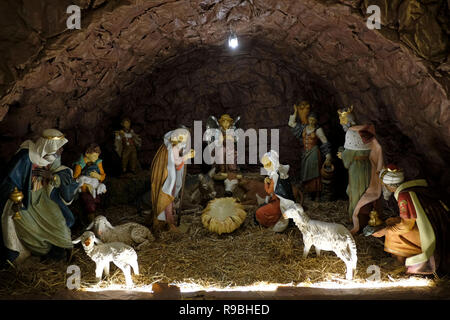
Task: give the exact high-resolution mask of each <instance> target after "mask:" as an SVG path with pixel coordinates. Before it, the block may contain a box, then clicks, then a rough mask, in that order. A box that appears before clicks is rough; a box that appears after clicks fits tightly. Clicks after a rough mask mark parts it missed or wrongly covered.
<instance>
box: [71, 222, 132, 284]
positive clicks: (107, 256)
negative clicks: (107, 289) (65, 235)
mask: <svg viewBox="0 0 450 320" xmlns="http://www.w3.org/2000/svg"><path fill="white" fill-rule="evenodd" d="M80 241H81V244H82V245H83V248H84V251H86V254H87V255H88V256H89V257H90V258H91V259H92V260H93V261H94V262H95V264H96V268H95V277H96V278H97V281H100V280H101V279H102V275H103V272H104V273H105V275H106V276H109V264H110V263H111V261H112V262H113V263H114V264H115V265H116V266H117V267H118V268H119V269H120V270H122V272H123V274H124V276H125V282H126V285H127V286H128V287H130V286H132V285H133V280H132V279H131V268H133V272H134V274H136V275H137V274H139V266H138V262H137V254H136V251H134V249H133V248H132V247H130V246H127V245H126V244H124V243H121V242H112V243H103V242H101V241H100V240H99V239H97V238H96V237H95V234H94V233H93V232H91V231H85V232H84V233H83V234H82V235H81V236H80V237H79V238H77V239H75V240H73V241H72V243H73V244H77V243H78V242H80ZM94 243H97V244H98V245H96V246H95V245H94ZM130 267H131V268H130Z"/></svg>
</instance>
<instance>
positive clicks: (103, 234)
mask: <svg viewBox="0 0 450 320" xmlns="http://www.w3.org/2000/svg"><path fill="white" fill-rule="evenodd" d="M91 229H93V231H94V233H95V235H96V236H97V237H98V238H99V239H100V240H101V241H103V242H106V243H109V242H123V243H125V244H127V245H130V246H137V247H136V249H137V250H141V249H142V248H143V247H145V246H147V245H149V244H150V242H151V241H153V240H155V238H154V237H153V235H152V233H151V232H150V230H149V229H148V228H147V227H144V226H143V225H140V224H139V223H135V222H127V223H124V224H121V225H118V226H115V227H113V226H112V225H111V223H110V222H109V221H108V220H107V219H106V217H105V216H97V217H95V219H94V221H93V222H92V223H91V224H90V225H89V226H88V227H87V228H86V230H91Z"/></svg>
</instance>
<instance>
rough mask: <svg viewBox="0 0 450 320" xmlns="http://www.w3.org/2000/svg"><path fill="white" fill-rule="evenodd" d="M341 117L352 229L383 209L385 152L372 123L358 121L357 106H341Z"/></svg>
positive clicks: (343, 156) (358, 228)
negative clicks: (382, 173)
mask: <svg viewBox="0 0 450 320" xmlns="http://www.w3.org/2000/svg"><path fill="white" fill-rule="evenodd" d="M338 114H339V121H340V123H341V125H342V127H343V129H344V131H345V144H344V147H343V148H342V147H341V148H339V152H338V154H337V157H338V158H339V159H342V162H343V164H344V167H345V168H346V169H347V170H348V186H347V195H348V198H349V205H348V214H349V217H350V219H352V220H353V224H354V227H353V229H352V233H353V234H354V233H356V232H358V231H359V230H361V229H363V228H364V227H365V226H366V225H367V223H368V221H369V219H370V218H369V214H370V212H371V211H372V210H373V209H375V211H379V210H380V205H381V203H380V201H378V199H379V198H380V196H381V183H380V179H379V178H378V174H379V172H380V170H381V169H382V168H383V153H382V150H381V147H380V145H379V144H378V141H377V140H376V138H375V129H374V127H373V126H372V125H362V126H361V125H360V126H358V125H356V122H355V118H354V116H353V106H352V107H350V108H349V109H344V110H338Z"/></svg>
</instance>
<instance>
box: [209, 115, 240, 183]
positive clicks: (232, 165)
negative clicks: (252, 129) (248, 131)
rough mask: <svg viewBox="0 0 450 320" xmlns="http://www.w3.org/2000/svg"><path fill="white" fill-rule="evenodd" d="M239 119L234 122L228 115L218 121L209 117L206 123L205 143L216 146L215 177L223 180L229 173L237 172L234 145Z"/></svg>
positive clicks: (236, 139) (236, 138)
mask: <svg viewBox="0 0 450 320" xmlns="http://www.w3.org/2000/svg"><path fill="white" fill-rule="evenodd" d="M240 119H241V117H240V116H238V117H237V118H236V120H234V119H233V118H231V117H230V115H228V114H223V115H222V116H221V117H220V118H219V120H217V119H216V117H214V116H210V117H209V118H208V120H207V122H206V129H207V130H206V132H207V134H206V139H207V142H208V144H212V143H213V144H214V145H215V146H216V149H215V150H216V154H215V157H214V159H215V163H216V164H218V165H219V169H220V171H219V173H218V174H217V175H216V176H221V177H222V178H223V179H226V178H227V177H228V173H229V172H236V171H238V166H237V152H236V148H235V143H236V142H237V141H238V135H237V133H236V129H237V128H238V125H239V121H240Z"/></svg>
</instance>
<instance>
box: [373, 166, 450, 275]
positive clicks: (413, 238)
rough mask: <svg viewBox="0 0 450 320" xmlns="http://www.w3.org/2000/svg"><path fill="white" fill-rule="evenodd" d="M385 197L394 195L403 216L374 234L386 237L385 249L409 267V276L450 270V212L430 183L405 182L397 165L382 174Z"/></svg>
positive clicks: (391, 219)
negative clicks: (429, 185) (430, 188)
mask: <svg viewBox="0 0 450 320" xmlns="http://www.w3.org/2000/svg"><path fill="white" fill-rule="evenodd" d="M380 180H381V181H382V183H383V194H384V197H385V199H389V197H390V195H391V194H394V196H395V199H396V200H397V202H398V208H399V213H400V216H399V217H396V218H389V219H387V220H386V227H385V228H383V229H381V230H378V231H377V232H375V233H373V234H372V235H373V236H374V237H383V236H384V237H385V242H384V250H385V251H386V252H389V253H391V254H392V255H393V256H395V257H396V258H397V260H398V261H399V262H401V263H402V264H404V265H405V266H406V267H407V273H411V274H432V273H434V272H437V271H439V272H440V273H442V274H445V273H448V272H449V271H450V233H449V230H448V228H449V226H450V210H449V208H448V206H447V205H446V204H445V203H444V202H443V201H442V200H441V199H440V198H439V196H437V194H436V193H435V192H432V191H431V190H429V189H428V184H427V182H426V180H423V179H419V180H411V181H407V182H404V174H403V171H401V170H400V169H399V168H397V167H396V166H394V165H389V166H388V167H387V168H386V169H383V170H382V171H381V173H380Z"/></svg>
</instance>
